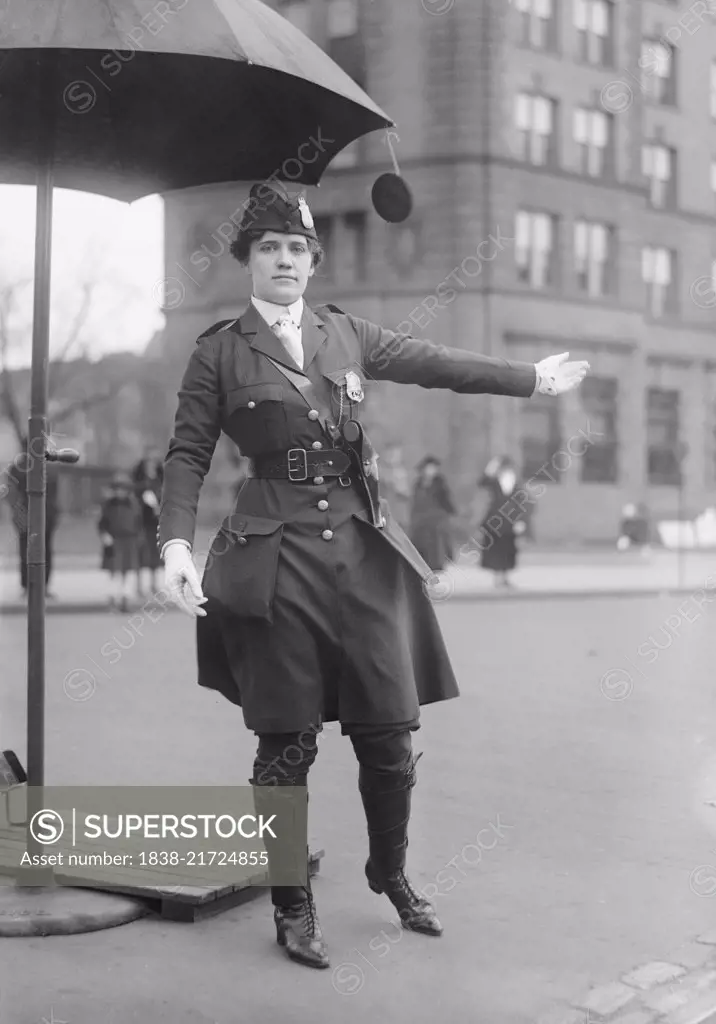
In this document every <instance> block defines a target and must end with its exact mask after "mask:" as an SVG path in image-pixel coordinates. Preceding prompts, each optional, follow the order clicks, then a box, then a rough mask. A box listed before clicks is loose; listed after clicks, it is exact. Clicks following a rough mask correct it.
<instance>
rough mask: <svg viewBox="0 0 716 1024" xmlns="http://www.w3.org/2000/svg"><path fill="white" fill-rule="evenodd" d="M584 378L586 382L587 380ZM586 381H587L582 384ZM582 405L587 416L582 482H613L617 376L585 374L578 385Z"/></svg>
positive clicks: (614, 480)
mask: <svg viewBox="0 0 716 1024" xmlns="http://www.w3.org/2000/svg"><path fill="white" fill-rule="evenodd" d="M587 381H589V383H588V384H587ZM585 384H586V385H587V386H586V387H585ZM579 394H580V396H581V399H582V408H583V409H584V413H585V415H586V417H587V424H588V429H587V436H588V438H589V442H587V441H585V444H584V451H583V452H582V454H581V458H580V466H581V477H582V481H583V482H584V483H589V484H613V483H616V480H617V476H618V453H619V445H618V441H617V396H618V382H617V378H616V377H592V376H588V377H585V378H584V380H583V381H582V384H581V387H580V388H579Z"/></svg>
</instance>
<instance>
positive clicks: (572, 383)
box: [535, 352, 589, 395]
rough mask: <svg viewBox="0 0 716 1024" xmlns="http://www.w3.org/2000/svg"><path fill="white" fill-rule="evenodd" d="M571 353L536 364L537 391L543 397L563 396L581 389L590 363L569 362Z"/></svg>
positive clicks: (581, 361)
mask: <svg viewBox="0 0 716 1024" xmlns="http://www.w3.org/2000/svg"><path fill="white" fill-rule="evenodd" d="M568 359H569V352H562V354H561V355H558V356H548V357H547V358H546V359H542V360H541V362H539V363H536V364H535V369H536V370H537V390H538V391H539V393H540V394H541V395H562V394H564V392H565V391H571V390H572V388H576V387H579V385H580V384H581V383H582V381H583V380H584V378H585V377H586V376H587V370H588V369H589V363H588V362H586V360H583V359H582V360H579V361H573V362H571V363H570V362H567V360H568Z"/></svg>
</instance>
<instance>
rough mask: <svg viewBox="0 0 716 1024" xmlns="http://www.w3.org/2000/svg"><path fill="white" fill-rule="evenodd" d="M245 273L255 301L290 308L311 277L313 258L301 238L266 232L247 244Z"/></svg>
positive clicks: (300, 236)
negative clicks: (251, 284) (248, 246)
mask: <svg viewBox="0 0 716 1024" xmlns="http://www.w3.org/2000/svg"><path fill="white" fill-rule="evenodd" d="M248 271H249V274H250V275H251V279H252V282H253V292H254V295H255V296H256V298H257V299H264V300H265V301H266V302H275V303H276V304H277V305H279V306H290V305H291V303H292V302H296V300H297V299H300V298H301V296H302V295H303V293H304V292H305V290H306V285H307V284H308V279H309V277H313V256H312V255H311V250H310V249H309V248H308V241H307V239H305V238H304V237H303V235H284V234H281V233H279V232H278V231H266V232H264V235H263V237H262V238H260V239H259V240H258V241H255V242H252V243H251V250H250V252H249V262H248Z"/></svg>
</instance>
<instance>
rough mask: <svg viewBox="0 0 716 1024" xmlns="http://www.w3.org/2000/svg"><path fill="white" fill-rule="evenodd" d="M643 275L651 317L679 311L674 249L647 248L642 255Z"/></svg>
mask: <svg viewBox="0 0 716 1024" xmlns="http://www.w3.org/2000/svg"><path fill="white" fill-rule="evenodd" d="M641 275H642V280H643V281H644V284H645V285H646V290H647V309H648V311H649V313H650V314H651V316H653V317H661V316H664V315H665V314H667V313H675V312H676V311H677V309H678V299H677V292H676V253H675V252H674V251H673V250H672V249H664V248H656V247H651V246H646V247H645V248H644V249H642V254H641Z"/></svg>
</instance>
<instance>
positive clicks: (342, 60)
mask: <svg viewBox="0 0 716 1024" xmlns="http://www.w3.org/2000/svg"><path fill="white" fill-rule="evenodd" d="M327 14H328V22H327V36H328V45H327V50H328V56H329V57H331V58H332V60H334V61H335V62H336V64H338V65H339V67H341V68H343V70H344V71H345V72H346V74H347V75H350V76H351V78H352V79H353V81H354V82H357V84H358V85H360V86H361V88H365V87H366V66H365V45H364V42H363V39H362V36H361V33H360V26H359V22H358V0H328V10H327Z"/></svg>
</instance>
